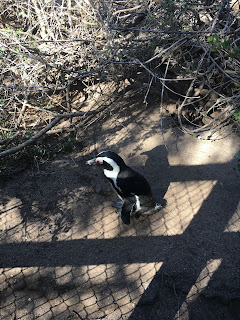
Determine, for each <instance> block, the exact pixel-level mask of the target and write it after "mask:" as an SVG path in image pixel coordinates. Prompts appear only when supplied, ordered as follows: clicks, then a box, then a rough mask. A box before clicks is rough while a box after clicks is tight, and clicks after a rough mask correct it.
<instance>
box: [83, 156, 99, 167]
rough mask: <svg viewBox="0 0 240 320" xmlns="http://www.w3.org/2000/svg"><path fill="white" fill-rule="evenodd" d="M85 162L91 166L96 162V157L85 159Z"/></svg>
mask: <svg viewBox="0 0 240 320" xmlns="http://www.w3.org/2000/svg"><path fill="white" fill-rule="evenodd" d="M86 164H88V165H89V166H93V165H95V164H97V162H96V158H94V159H90V160H88V161H86Z"/></svg>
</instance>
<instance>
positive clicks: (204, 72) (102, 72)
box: [0, 0, 240, 158]
mask: <svg viewBox="0 0 240 320" xmlns="http://www.w3.org/2000/svg"><path fill="white" fill-rule="evenodd" d="M0 12H1V14H0V44H1V46H0V56H1V60H0V65H1V68H0V69H1V73H0V84H1V85H0V136H1V141H0V158H3V157H5V156H7V155H9V154H13V153H15V152H17V151H20V150H22V149H23V148H24V147H25V146H26V145H30V144H32V143H35V142H36V141H37V139H39V138H40V137H41V136H43V134H45V133H47V132H48V133H56V132H57V133H60V132H65V131H67V132H69V131H71V132H73V133H74V136H77V137H78V136H79V135H81V133H82V132H83V131H84V130H85V128H87V127H88V126H89V125H91V124H92V123H94V122H95V121H97V120H98V119H99V118H101V117H102V116H103V115H104V114H105V113H106V112H109V111H110V110H111V108H112V107H113V106H114V101H116V99H118V98H119V96H121V95H123V94H124V90H125V88H126V86H129V85H138V86H140V87H141V88H142V89H143V91H142V92H143V100H144V102H146V103H147V102H148V97H149V95H150V94H151V92H154V93H155V94H157V95H158V96H159V101H160V104H161V109H162V108H163V101H164V99H166V98H167V99H168V100H171V101H174V103H175V105H176V108H174V109H173V110H171V111H169V112H170V113H171V115H172V116H173V118H174V119H175V120H177V123H178V125H179V127H180V129H181V130H183V131H184V132H187V133H189V134H192V135H200V134H201V132H203V131H207V136H204V137H205V138H207V139H214V134H215V132H217V131H218V130H221V129H222V128H224V127H225V126H226V124H233V125H234V126H235V127H234V128H236V123H237V126H238V125H239V121H240V110H239V100H240V95H239V92H240V78H239V77H240V72H239V70H240V62H239V56H240V39H239V37H238V34H239V30H240V21H239V18H240V11H239V1H186V0H179V1H173V0H172V1H167V0H158V1H157V0H155V1H149V2H146V1H134V0H130V1H112V0H109V1H93V0H79V1H77V0H62V1H58V0H48V1H46V0H45V1H44V0H29V1H12V0H8V1H4V3H2V4H1V5H0ZM110 98H111V99H110ZM56 119H59V121H58V120H56ZM66 119H68V120H66ZM60 120H61V121H60ZM62 120H64V121H62ZM55 125H57V127H55ZM40 133H42V134H40Z"/></svg>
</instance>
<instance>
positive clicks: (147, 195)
mask: <svg viewBox="0 0 240 320" xmlns="http://www.w3.org/2000/svg"><path fill="white" fill-rule="evenodd" d="M86 163H87V164H88V165H100V166H101V167H102V168H103V173H104V175H105V176H106V178H107V179H108V180H109V181H110V182H111V184H112V186H113V188H114V189H115V191H116V192H117V194H118V196H119V197H120V198H121V199H122V202H121V205H120V211H121V218H122V221H123V222H124V223H125V224H130V217H131V215H132V213H137V215H138V216H140V215H141V214H152V213H154V212H155V211H156V210H158V209H161V205H160V204H158V203H156V202H155V200H154V198H153V194H152V190H151V187H150V185H149V183H148V182H147V180H146V179H145V178H144V177H143V176H142V175H141V174H139V173H138V172H136V171H134V170H133V169H132V168H130V167H128V166H127V165H126V164H125V162H124V161H123V159H122V158H121V157H120V156H119V155H117V154H116V153H115V152H112V151H103V152H100V153H99V154H98V155H97V157H96V158H94V159H91V160H88V161H87V162H86ZM118 207H119V205H118Z"/></svg>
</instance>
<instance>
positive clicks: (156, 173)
mask: <svg viewBox="0 0 240 320" xmlns="http://www.w3.org/2000/svg"><path fill="white" fill-rule="evenodd" d="M141 155H147V157H148V158H147V161H146V163H145V166H144V167H143V168H139V167H136V168H134V169H135V170H136V171H138V172H139V173H141V174H142V175H144V177H145V178H146V179H147V180H148V182H149V184H150V186H151V188H152V192H153V195H154V197H155V200H156V201H157V202H158V203H160V204H161V205H162V206H163V207H165V206H166V203H167V201H166V200H165V199H164V196H165V194H166V192H167V190H168V187H169V185H170V165H169V162H168V152H167V150H166V148H165V146H162V145H161V146H158V147H155V148H154V149H152V150H150V151H147V152H142V153H141Z"/></svg>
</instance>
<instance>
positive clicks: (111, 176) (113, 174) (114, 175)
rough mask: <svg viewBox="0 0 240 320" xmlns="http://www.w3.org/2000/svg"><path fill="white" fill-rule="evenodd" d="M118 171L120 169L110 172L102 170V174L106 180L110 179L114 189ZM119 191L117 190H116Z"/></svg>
mask: <svg viewBox="0 0 240 320" xmlns="http://www.w3.org/2000/svg"><path fill="white" fill-rule="evenodd" d="M119 171H120V169H118V170H117V168H115V169H113V170H112V171H110V170H107V169H104V170H103V172H104V175H105V176H106V177H107V178H108V179H111V180H112V181H113V183H114V186H115V187H116V188H118V186H117V176H118V174H119ZM118 189H119V188H118Z"/></svg>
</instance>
